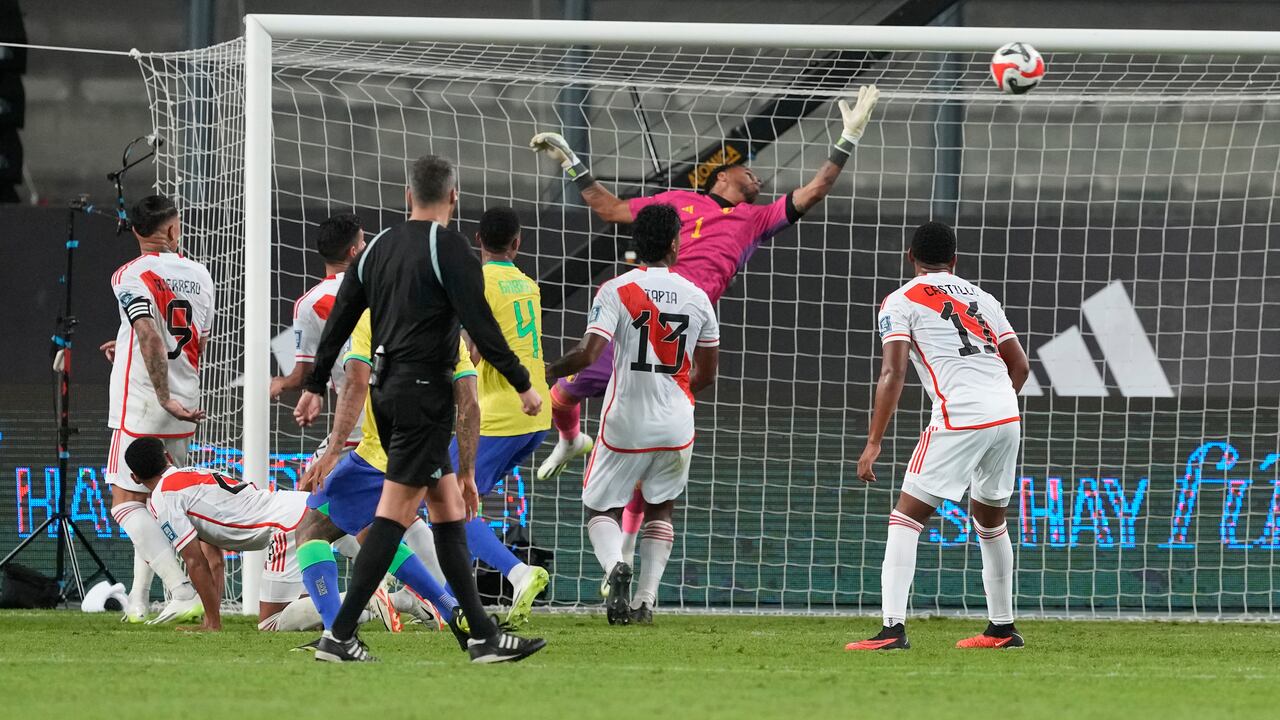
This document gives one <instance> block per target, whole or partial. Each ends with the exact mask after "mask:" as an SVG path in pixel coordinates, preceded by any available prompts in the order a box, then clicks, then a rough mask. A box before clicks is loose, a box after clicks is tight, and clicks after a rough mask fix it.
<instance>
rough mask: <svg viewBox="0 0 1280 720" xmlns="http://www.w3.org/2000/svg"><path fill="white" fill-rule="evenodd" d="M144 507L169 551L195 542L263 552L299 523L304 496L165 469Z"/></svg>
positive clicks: (188, 470)
mask: <svg viewBox="0 0 1280 720" xmlns="http://www.w3.org/2000/svg"><path fill="white" fill-rule="evenodd" d="M147 507H148V508H149V509H150V510H151V514H152V515H154V516H155V518H156V520H157V521H159V523H160V529H161V530H163V531H164V534H165V537H167V538H169V542H171V543H173V549H174V550H178V551H180V550H182V548H184V547H186V546H187V543H189V542H191V541H192V540H194V539H195V538H197V537H199V538H200V539H201V540H204V541H205V542H207V543H209V544H210V545H213V546H215V547H220V548H222V549H224V550H263V549H265V548H266V547H267V546H268V545H269V544H270V543H271V536H272V535H273V534H275V533H278V532H281V531H284V532H288V531H290V530H293V529H294V528H296V527H298V523H300V522H302V516H303V514H304V513H305V512H306V511H307V493H305V492H299V491H296V490H279V491H277V492H271V491H270V490H263V489H261V488H259V487H258V486H257V485H254V484H253V483H246V482H243V481H240V480H237V479H235V478H232V477H228V476H226V475H223V474H221V473H217V472H214V471H213V470H208V469H205V468H195V467H185V468H174V467H171V468H169V469H168V470H166V471H165V473H164V477H162V478H161V479H160V482H159V483H157V484H156V489H155V490H154V491H152V493H151V496H150V499H148V500H147Z"/></svg>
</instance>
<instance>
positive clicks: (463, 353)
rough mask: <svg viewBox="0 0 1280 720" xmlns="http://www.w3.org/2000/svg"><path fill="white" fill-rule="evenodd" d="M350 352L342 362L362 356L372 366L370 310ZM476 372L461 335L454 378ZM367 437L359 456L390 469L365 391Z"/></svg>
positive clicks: (358, 326) (354, 334)
mask: <svg viewBox="0 0 1280 720" xmlns="http://www.w3.org/2000/svg"><path fill="white" fill-rule="evenodd" d="M348 347H349V349H348V350H347V354H346V355H345V356H344V357H343V358H342V364H343V365H346V364H347V361H348V360H359V361H361V362H363V363H367V364H368V365H369V366H370V367H372V366H373V325H372V323H371V322H370V320H369V311H368V310H365V311H364V314H363V315H361V316H360V321H359V322H357V323H356V329H355V330H353V331H351V344H350V346H348ZM475 374H476V366H475V365H473V364H472V363H471V354H470V353H468V352H467V346H466V344H465V343H464V342H462V339H461V338H459V339H458V364H457V365H456V366H455V367H454V369H453V381H454V382H457V381H458V380H459V379H461V378H464V377H468V376H474V375H475ZM363 429H364V437H362V438H360V444H359V445H357V446H356V452H357V453H359V454H360V459H361V460H364V461H365V462H367V463H369V464H370V465H372V466H374V467H375V468H377V469H379V470H381V471H382V472H384V473H385V472H386V471H387V453H386V451H385V450H383V449H382V438H381V437H379V436H378V423H377V422H376V421H375V420H374V419H373V398H372V395H371V394H370V395H366V396H365V399H364V425H363Z"/></svg>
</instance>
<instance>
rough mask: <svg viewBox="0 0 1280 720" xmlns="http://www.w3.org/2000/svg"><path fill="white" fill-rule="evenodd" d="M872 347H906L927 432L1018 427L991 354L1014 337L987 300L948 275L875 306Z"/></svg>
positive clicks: (1002, 370) (996, 357) (920, 281)
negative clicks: (927, 413) (924, 401)
mask: <svg viewBox="0 0 1280 720" xmlns="http://www.w3.org/2000/svg"><path fill="white" fill-rule="evenodd" d="M879 331H880V340H881V342H884V343H890V342H910V343H911V360H912V362H913V363H915V366H916V373H917V374H918V375H919V376H920V382H921V384H923V385H924V387H925V390H927V391H928V392H929V397H931V398H932V399H933V418H932V420H931V424H932V425H936V426H938V427H945V428H947V429H948V430H975V429H978V428H984V427H991V426H993V425H1000V424H1003V423H1007V422H1014V421H1016V420H1018V396H1017V394H1016V393H1014V391H1013V383H1012V381H1010V380H1009V370H1008V368H1007V367H1006V366H1005V364H1004V360H1003V359H1001V357H1000V353H999V352H998V351H997V347H998V346H999V344H1000V343H1002V342H1004V341H1005V340H1008V339H1009V338H1011V337H1014V332H1013V328H1012V327H1010V326H1009V320H1008V318H1006V317H1005V315H1004V308H1003V307H1001V306H1000V303H999V302H998V301H997V300H996V299H995V298H994V297H992V296H991V294H990V293H988V292H986V291H984V290H983V289H982V288H980V287H978V286H977V285H974V284H973V283H971V282H969V281H967V280H964V279H962V278H959V277H956V276H955V275H953V274H951V273H949V272H937V273H929V274H927V275H919V276H916V277H915V278H913V279H912V280H911V282H909V283H907V284H906V285H903V286H902V287H901V288H899V289H897V290H895V291H894V292H893V293H891V294H890V295H889V297H887V298H885V299H884V303H883V304H882V305H881V306H880V317H879Z"/></svg>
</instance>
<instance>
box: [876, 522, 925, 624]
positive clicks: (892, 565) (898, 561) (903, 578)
mask: <svg viewBox="0 0 1280 720" xmlns="http://www.w3.org/2000/svg"><path fill="white" fill-rule="evenodd" d="M923 529H924V525H922V524H920V523H918V522H916V521H915V520H912V519H911V518H909V517H907V516H906V515H904V514H902V513H900V512H898V511H897V510H894V511H893V512H890V513H889V537H888V540H887V541H886V542H885V546H884V565H882V566H881V568H880V593H881V602H882V604H883V606H884V626H885V627H893V626H894V625H897V624H898V623H901V622H906V619H907V598H908V597H910V595H911V581H912V580H914V579H915V575H916V546H917V545H919V544H920V531H921V530H923Z"/></svg>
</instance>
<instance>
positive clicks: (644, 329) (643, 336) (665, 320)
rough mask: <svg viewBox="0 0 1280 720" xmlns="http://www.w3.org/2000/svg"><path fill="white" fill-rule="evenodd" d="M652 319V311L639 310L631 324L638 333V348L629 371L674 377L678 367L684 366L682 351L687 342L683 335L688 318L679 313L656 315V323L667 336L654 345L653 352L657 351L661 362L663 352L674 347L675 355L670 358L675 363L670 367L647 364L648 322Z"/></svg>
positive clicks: (678, 370) (687, 326) (687, 327)
mask: <svg viewBox="0 0 1280 720" xmlns="http://www.w3.org/2000/svg"><path fill="white" fill-rule="evenodd" d="M652 318H653V312H652V311H650V310H641V311H640V314H639V315H638V316H636V319H635V320H633V321H632V322H631V327H633V328H635V329H637V330H639V331H640V348H639V350H638V351H637V353H636V359H635V362H633V363H631V369H632V370H637V371H639V372H656V373H662V374H664V375H675V374H676V373H678V372H680V366H681V365H683V364H684V349H685V345H686V344H687V343H688V340H689V338H688V336H687V335H686V334H685V331H686V330H688V329H689V316H688V315H684V314H681V313H658V322H659V323H660V324H661V325H663V326H664V329H665V330H666V331H667V334H666V335H664V336H663V337H662V339H661V340H659V341H658V342H657V343H655V344H654V350H656V351H658V359H660V360H661V359H663V358H662V355H663V354H665V351H666V350H667V349H668V348H671V347H672V346H674V349H675V353H674V355H672V356H671V357H672V360H674V361H675V362H674V364H672V365H654V364H652V363H650V362H649V320H650V319H652Z"/></svg>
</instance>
